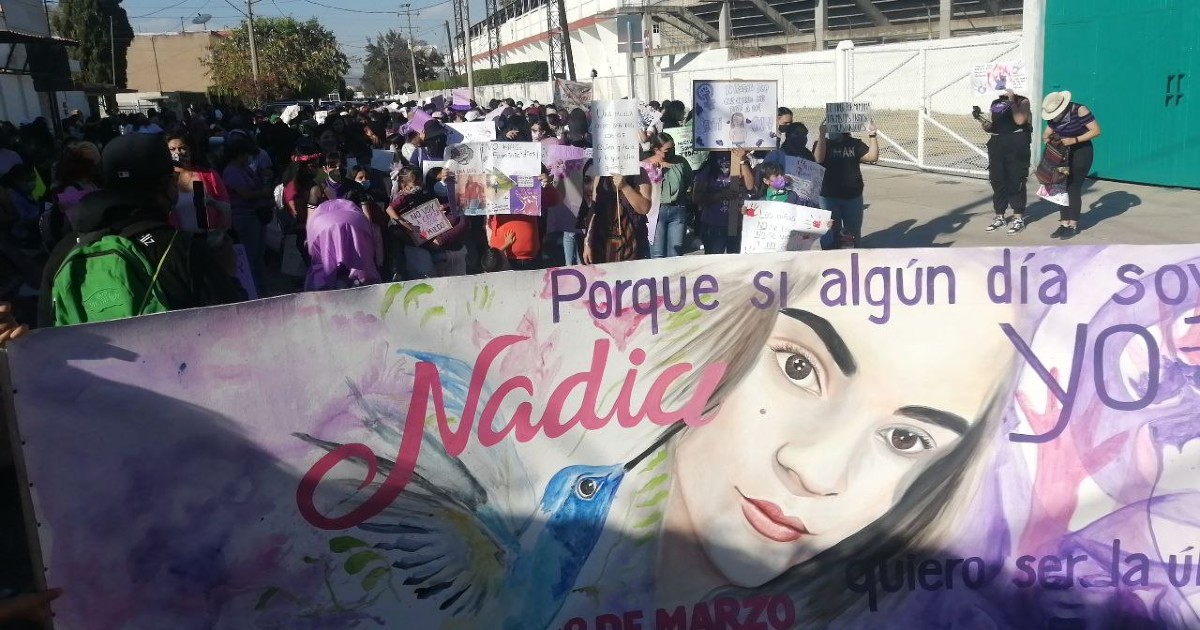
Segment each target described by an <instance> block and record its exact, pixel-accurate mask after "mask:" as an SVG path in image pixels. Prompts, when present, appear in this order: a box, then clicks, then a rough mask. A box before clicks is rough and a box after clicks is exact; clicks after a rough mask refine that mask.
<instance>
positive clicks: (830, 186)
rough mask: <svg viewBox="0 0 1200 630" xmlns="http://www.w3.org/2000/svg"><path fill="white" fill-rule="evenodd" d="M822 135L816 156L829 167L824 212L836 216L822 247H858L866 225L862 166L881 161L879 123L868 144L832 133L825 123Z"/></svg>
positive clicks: (869, 133)
mask: <svg viewBox="0 0 1200 630" xmlns="http://www.w3.org/2000/svg"><path fill="white" fill-rule="evenodd" d="M820 131H821V135H820V137H818V138H817V144H816V146H814V147H813V155H814V156H815V157H816V161H817V162H819V163H820V164H821V166H824V167H825V181H824V182H823V183H822V184H821V209H822V210H828V211H830V213H832V214H833V227H832V228H830V230H829V231H828V232H826V233H825V235H824V236H822V237H821V247H822V248H824V249H835V248H838V247H847V248H851V247H856V246H857V245H858V239H859V238H861V237H862V222H863V187H864V184H863V177H862V169H861V167H860V165H861V164H862V163H867V164H873V163H875V162H876V161H878V160H879V140H877V139H876V135H877V132H876V130H875V123H874V122H868V123H867V141H866V142H863V141H862V140H859V139H858V138H855V137H854V136H851V135H850V134H848V133H829V132H828V130H827V129H826V127H825V123H824V122H822V123H821V129H820Z"/></svg>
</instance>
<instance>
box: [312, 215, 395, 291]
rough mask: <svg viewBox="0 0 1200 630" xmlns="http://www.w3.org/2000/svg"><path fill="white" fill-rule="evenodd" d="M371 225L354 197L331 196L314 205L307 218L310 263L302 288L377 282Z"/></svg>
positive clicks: (342, 286) (378, 278)
mask: <svg viewBox="0 0 1200 630" xmlns="http://www.w3.org/2000/svg"><path fill="white" fill-rule="evenodd" d="M373 227H374V226H372V225H371V221H370V219H368V218H367V216H366V215H365V214H363V212H362V210H361V209H360V208H359V207H358V205H357V204H355V203H354V202H353V201H348V200H346V199H334V200H332V201H326V202H325V203H322V204H321V205H319V206H317V209H316V210H315V211H314V212H313V214H312V216H311V217H309V219H308V255H309V256H311V257H312V263H310V264H309V266H308V276H307V277H306V278H305V279H304V290H305V291H325V290H328V289H339V288H346V287H348V286H358V285H364V284H375V283H377V282H379V281H380V277H379V269H378V268H377V267H376V266H375V232H374V230H373ZM339 276H340V277H339ZM339 281H340V282H339Z"/></svg>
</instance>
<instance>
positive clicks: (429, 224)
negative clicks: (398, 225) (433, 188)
mask: <svg viewBox="0 0 1200 630" xmlns="http://www.w3.org/2000/svg"><path fill="white" fill-rule="evenodd" d="M400 218H401V219H404V221H405V222H406V223H408V224H409V225H411V226H413V227H414V228H416V231H414V232H413V233H412V239H413V243H415V244H417V245H420V244H422V243H425V242H426V241H429V240H431V239H434V238H437V236H438V235H439V234H442V233H443V232H446V231H447V230H449V229H450V228H451V227H453V226H452V225H451V224H450V219H448V218H446V213H445V212H443V211H442V202H440V201H438V200H437V199H433V200H430V201H427V202H425V203H423V204H421V205H419V206H417V207H416V208H413V209H412V210H409V211H408V212H405V213H404V214H402V215H400Z"/></svg>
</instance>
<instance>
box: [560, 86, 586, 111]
mask: <svg viewBox="0 0 1200 630" xmlns="http://www.w3.org/2000/svg"><path fill="white" fill-rule="evenodd" d="M554 104H555V105H558V106H559V107H562V108H563V109H565V110H567V112H568V113H569V112H571V111H572V110H575V109H582V110H583V111H585V112H586V111H588V108H589V107H590V106H591V104H592V84H591V83H584V82H582V81H568V80H566V79H555V80H554Z"/></svg>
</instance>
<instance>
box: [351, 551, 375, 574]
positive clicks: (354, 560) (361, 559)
mask: <svg viewBox="0 0 1200 630" xmlns="http://www.w3.org/2000/svg"><path fill="white" fill-rule="evenodd" d="M376 560H383V556H381V555H379V554H377V553H375V552H374V551H360V552H358V553H356V554H354V555H353V556H350V557H349V558H346V565H345V566H346V573H349V574H350V575H358V574H359V573H362V570H363V569H365V568H367V565H368V564H371V563H372V562H374V561H376Z"/></svg>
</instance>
